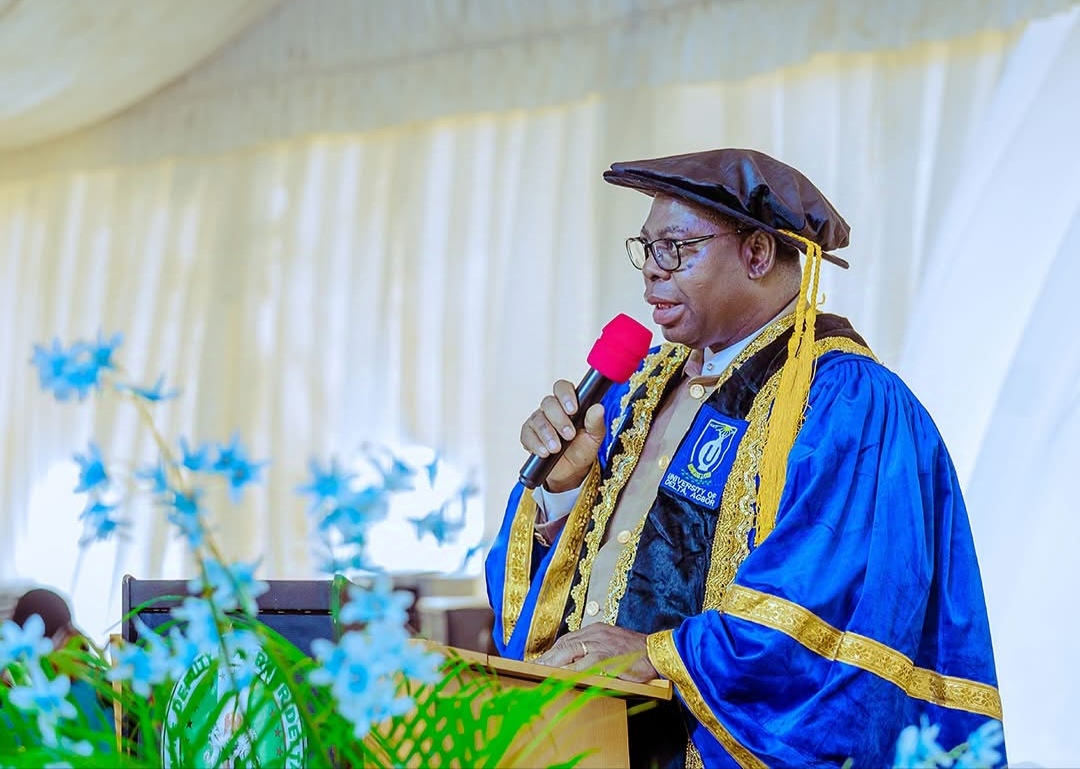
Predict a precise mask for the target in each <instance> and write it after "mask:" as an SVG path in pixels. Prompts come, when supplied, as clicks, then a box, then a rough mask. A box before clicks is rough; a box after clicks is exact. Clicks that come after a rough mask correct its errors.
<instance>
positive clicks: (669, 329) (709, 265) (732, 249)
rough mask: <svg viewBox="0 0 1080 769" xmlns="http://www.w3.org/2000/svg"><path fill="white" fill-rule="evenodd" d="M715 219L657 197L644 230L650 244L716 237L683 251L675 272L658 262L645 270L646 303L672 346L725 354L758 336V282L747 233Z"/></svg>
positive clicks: (660, 196)
mask: <svg viewBox="0 0 1080 769" xmlns="http://www.w3.org/2000/svg"><path fill="white" fill-rule="evenodd" d="M732 233H735V230H734V228H733V227H732V226H731V225H729V224H723V223H721V222H720V221H718V220H716V219H714V218H712V217H711V216H710V215H709V213H708V212H707V211H704V210H702V209H699V208H696V207H695V206H692V205H689V204H687V203H683V202H681V201H679V200H678V199H676V198H671V197H667V196H665V195H657V196H656V197H655V198H654V199H653V204H652V208H651V209H650V211H649V218H648V219H646V220H645V224H644V225H643V226H642V228H641V236H642V237H643V238H645V239H646V240H648V241H652V240H655V239H657V238H670V239H672V240H684V239H690V238H695V237H700V236H702V235H716V237H714V238H710V239H709V240H706V241H704V242H702V243H698V244H694V245H688V246H683V247H682V248H680V254H681V256H682V262H681V266H680V267H679V269H677V270H676V271H675V272H668V271H666V270H662V269H660V268H659V267H658V266H657V265H656V261H655V259H653V258H651V257H650V258H649V259H647V260H646V262H645V266H644V267H643V268H642V271H641V274H642V276H643V277H644V279H645V301H646V302H648V303H649V304H651V305H652V307H653V322H655V323H656V324H657V325H658V326H660V328H661V329H662V331H663V334H664V338H665V339H667V340H668V341H669V342H679V343H681V344H685V345H687V346H689V347H691V348H695V349H696V348H703V347H711V348H712V349H713V350H714V351H716V350H720V349H723V348H724V347H727V346H728V345H730V344H732V343H733V342H737V341H738V340H740V339H742V338H743V337H744V336H745V335H746V334H748V333H750V332H752V331H754V330H755V329H756V328H757V325H753V326H752V327H750V328H746V326H747V325H748V324H750V323H756V318H757V308H756V307H755V303H756V299H755V298H754V295H753V291H752V288H753V281H752V280H750V278H749V277H748V275H747V269H746V266H745V261H744V260H743V258H742V256H741V253H740V252H741V248H742V244H743V239H744V234H741V233H737V234H732Z"/></svg>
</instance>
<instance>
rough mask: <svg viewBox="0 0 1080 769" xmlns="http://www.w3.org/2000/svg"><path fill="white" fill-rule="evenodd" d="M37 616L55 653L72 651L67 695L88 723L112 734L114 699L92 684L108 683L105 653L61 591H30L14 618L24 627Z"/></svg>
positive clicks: (96, 728) (99, 730)
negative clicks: (78, 620) (74, 617)
mask: <svg viewBox="0 0 1080 769" xmlns="http://www.w3.org/2000/svg"><path fill="white" fill-rule="evenodd" d="M34 615H37V616H38V617H40V618H41V621H42V622H43V623H44V625H45V632H44V635H45V637H46V638H49V639H51V640H52V642H53V650H54V652H55V651H56V650H61V649H62V650H66V651H67V652H70V653H71V654H72V657H71V659H70V661H69V663H68V664H67V665H66V666H65V672H68V671H71V672H70V673H69V675H70V677H71V692H70V694H69V695H68V697H69V699H70V700H71V701H72V702H73V703H74V704H75V707H76V708H78V710H79V713H80V714H81V717H82V718H84V719H85V725H86V726H87V727H89V728H91V729H93V730H95V731H98V732H101V733H102V734H108V733H110V732H111V731H112V725H113V713H112V702H111V700H110V699H109V698H108V697H107V696H104V695H103V694H102V693H100V692H99V691H98V690H97V689H95V688H94V684H93V683H91V681H93V682H96V683H97V684H98V685H100V686H107V685H108V684H106V683H105V679H104V672H105V668H106V667H107V664H108V663H107V662H106V661H105V657H104V654H102V652H101V650H100V649H99V648H98V647H97V645H96V644H94V642H93V641H91V640H90V639H89V638H88V637H87V636H86V634H85V633H83V632H82V631H81V630H80V629H79V628H78V627H77V626H76V625H75V623H74V621H73V620H72V616H71V607H70V606H69V605H68V602H67V601H66V600H65V599H64V598H63V597H62V596H61V595H59V594H58V593H55V592H54V591H52V590H48V589H46V588H34V589H33V590H28V591H27V592H25V593H24V594H23V595H22V596H21V597H20V598H19V600H18V602H17V603H16V604H15V609H14V610H13V611H12V613H11V619H12V621H13V622H15V624H17V625H18V626H19V627H25V626H26V622H27V620H29V619H30V617H32V616H34ZM91 668H99V669H98V670H92V669H91Z"/></svg>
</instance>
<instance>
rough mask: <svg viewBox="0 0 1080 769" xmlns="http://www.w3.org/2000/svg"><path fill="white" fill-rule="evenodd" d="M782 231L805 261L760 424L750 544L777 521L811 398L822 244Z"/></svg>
mask: <svg viewBox="0 0 1080 769" xmlns="http://www.w3.org/2000/svg"><path fill="white" fill-rule="evenodd" d="M784 234H785V235H787V236H788V237H790V238H794V239H795V240H798V241H799V242H800V243H802V245H803V247H804V248H805V251H806V263H805V264H804V265H803V270H802V281H801V284H800V286H799V296H798V299H797V301H796V303H795V325H794V327H793V328H792V330H791V339H789V340H788V359H787V362H786V363H785V364H784V367H783V369H781V372H780V385H779V387H778V388H777V391H776V399H775V400H774V401H773V406H772V411H771V412H770V414H769V422H768V424H767V426H766V428H765V448H764V449H763V451H762V455H761V464H760V465H759V468H758V493H757V526H756V532H755V534H754V545H755V546H756V545H760V544H761V543H762V542H764V541H765V538H766V537H767V536H769V534H770V532H772V530H773V527H774V526H775V525H776V513H777V511H778V510H779V509H780V497H781V495H782V494H783V493H784V483H785V481H786V480H787V460H788V454H789V453H791V447H792V446H793V445H794V444H795V436H796V435H798V433H799V428H800V427H802V423H803V417H804V415H805V413H806V406H807V402H808V400H809V397H810V381H811V380H812V379H813V377H814V323H815V321H816V320H817V296H818V277H819V274H820V272H821V246H819V245H818V244H817V243H814V242H813V241H812V240H808V239H806V238H804V237H802V236H801V235H798V234H796V233H794V232H791V231H785V232H784Z"/></svg>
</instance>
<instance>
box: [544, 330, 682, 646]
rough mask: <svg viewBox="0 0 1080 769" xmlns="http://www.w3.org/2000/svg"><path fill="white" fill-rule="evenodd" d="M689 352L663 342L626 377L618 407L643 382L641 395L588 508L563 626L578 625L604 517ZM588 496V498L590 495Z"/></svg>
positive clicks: (573, 627) (604, 527)
mask: <svg viewBox="0 0 1080 769" xmlns="http://www.w3.org/2000/svg"><path fill="white" fill-rule="evenodd" d="M689 355H690V349H689V348H687V347H684V346H683V345H673V344H665V345H664V346H663V347H661V348H660V350H659V351H657V352H656V353H654V354H653V355H652V356H650V357H649V359H648V360H647V361H646V363H647V364H651V365H646V366H644V367H642V369H640V370H639V371H638V372H637V373H636V374H635V376H634V377H632V378H631V380H630V389H629V391H628V392H627V396H626V398H625V399H624V400H623V403H622V410H625V409H626V405H627V403H628V402H629V398H630V397H631V395H632V393H633V392H634V391H636V390H637V389H638V387H639V386H640V385H641V383H642V382H644V384H645V396H644V397H643V398H639V399H638V400H636V401H634V402H633V405H632V406H631V408H632V419H633V421H632V423H631V425H630V427H628V428H627V429H626V430H624V431H623V433H622V436H621V437H620V440H621V442H622V446H623V450H622V452H621V453H619V454H618V455H616V456H615V457H613V458H612V460H611V474H610V475H609V476H608V478H607V479H606V480H605V481H604V482H603V483H602V484H601V485H600V489H599V492H598V498H597V501H596V506H595V507H594V508H593V510H592V521H593V527H592V529H591V530H590V531H589V532H588V534H586V535H585V553H584V554H583V555H582V556H581V561H580V565H579V568H580V570H581V579H580V580H579V581H578V583H577V584H576V585H574V587H573V589H571V591H570V598H571V600H572V601H573V603H572V607H571V610H570V614H569V616H568V617H567V618H566V626H567V627H568V628H569V629H570V630H572V631H573V630H578V629H579V628H580V627H581V617H582V614H583V612H584V611H585V596H586V594H587V591H588V589H589V577H590V576H591V574H592V567H593V562H594V561H595V560H596V554H597V553H598V552H599V551H600V543H601V540H602V539H603V537H604V532H605V531H607V524H608V520H609V519H610V518H611V513H612V512H613V511H614V510H615V505H616V503H617V502H618V501H619V495H620V494H621V493H622V490H623V487H625V486H626V482H627V481H628V480H630V474H631V473H633V472H634V468H635V467H637V462H638V458H639V457H640V456H641V450H642V449H643V448H644V447H645V439H646V438H648V436H649V426H650V425H651V424H652V418H653V414H654V413H656V409H657V407H658V406H659V405H660V399H661V398H662V397H663V395H664V389H665V388H666V387H667V383H668V380H670V379H671V377H672V376H675V375H676V374H678V373H679V372H680V371H682V367H683V364H685V363H686V359H687V357H688V356H689ZM582 496H583V497H584V495H582ZM589 498H590V499H592V498H593V497H592V495H590V497H589ZM624 589H625V588H624ZM552 640H554V637H553V638H552Z"/></svg>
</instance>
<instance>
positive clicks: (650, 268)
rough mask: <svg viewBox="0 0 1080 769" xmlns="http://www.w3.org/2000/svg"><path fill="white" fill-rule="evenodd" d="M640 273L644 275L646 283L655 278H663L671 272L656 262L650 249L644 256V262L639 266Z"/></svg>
mask: <svg viewBox="0 0 1080 769" xmlns="http://www.w3.org/2000/svg"><path fill="white" fill-rule="evenodd" d="M641 274H642V276H644V278H645V282H646V283H652V282H653V281H655V280H663V279H664V278H666V277H668V276H669V275H671V272H670V271H668V270H665V269H663V268H662V267H660V266H659V265H658V264H657V263H656V257H655V256H653V254H652V249H650V250H649V251H648V252H647V254H646V256H645V264H643V265H642V267H641Z"/></svg>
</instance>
